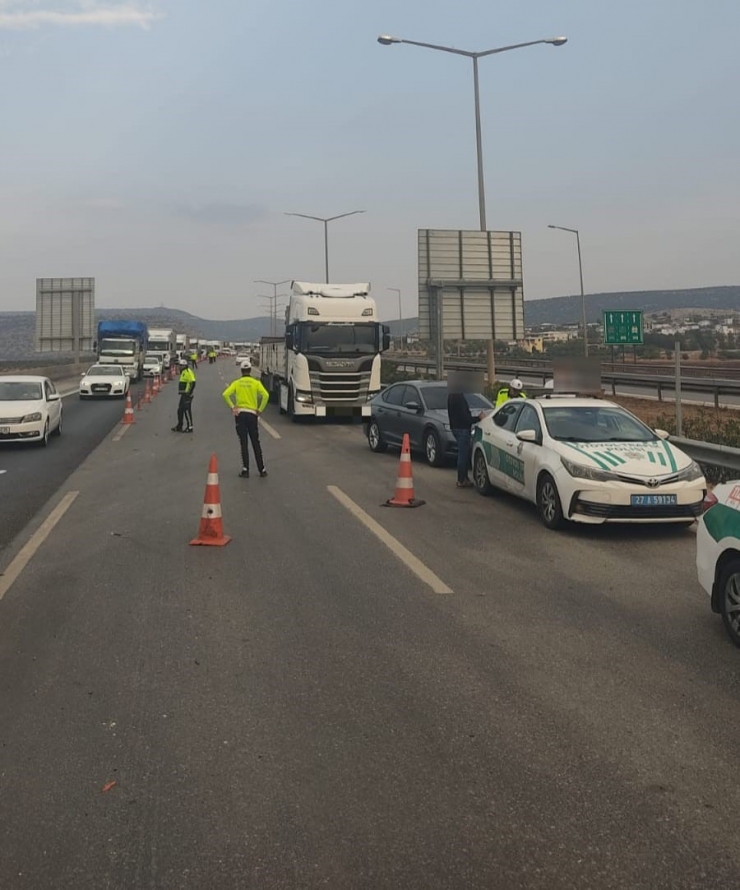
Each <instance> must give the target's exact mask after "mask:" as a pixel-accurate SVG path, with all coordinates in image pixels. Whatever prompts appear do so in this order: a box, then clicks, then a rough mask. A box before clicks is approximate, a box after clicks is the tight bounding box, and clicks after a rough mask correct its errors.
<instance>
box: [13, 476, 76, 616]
mask: <svg viewBox="0 0 740 890" xmlns="http://www.w3.org/2000/svg"><path fill="white" fill-rule="evenodd" d="M78 494H79V491H68V492H67V493H66V494H65V495H64V497H63V498H62V499H61V501H60V502H59V503H58V504H57V505H56V507H54V509H53V510H52V511H51V513H49V515H48V516H47V517H46V519H45V520H44V522H43V525H41V527H40V528H38V529H36V531H35V532H34V533H33V535H32V536H31V538H30V540H29V541H28V542H27V543H26V544H25V545H24V546H23V548H22V549H21V550H20V552H19V553H18V554H17V555H16V557H15V559H13V560H12V561H11V563H10V565H9V566H8V567H7V569H5V571H4V572H3V573H2V574H1V575H0V600H2V598H3V597H4V596H5V594H6V593H7V592H8V591H9V590H10V588H11V587H12V586H13V584H14V583H15V582H16V580H17V579H18V576H19V575H20V574H21V572H22V571H23V569H25V567H26V566H27V565H28V563H29V562H30V561H31V559H32V558H33V556H34V554H35V553H36V551H37V550H38V549H39V547H40V546H41V545H42V544H43V543H44V541H45V540H46V539H47V538H48V537H49V535H50V534H51V532H52V531H53V530H54V527H55V526H56V525H57V523H58V522H59V521H60V519H61V518H62V517H63V516H64V514H65V513H66V512H67V510H69V508H70V507H71V506H72V504H73V503H74V501H75V499H76V498H77V495H78Z"/></svg>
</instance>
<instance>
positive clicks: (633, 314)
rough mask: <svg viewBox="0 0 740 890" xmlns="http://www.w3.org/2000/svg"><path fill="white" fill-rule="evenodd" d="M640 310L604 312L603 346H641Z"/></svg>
mask: <svg viewBox="0 0 740 890" xmlns="http://www.w3.org/2000/svg"><path fill="white" fill-rule="evenodd" d="M642 343H643V339H642V310H637V311H632V310H629V311H623V310H620V311H618V312H611V311H606V312H604V345H605V346H642Z"/></svg>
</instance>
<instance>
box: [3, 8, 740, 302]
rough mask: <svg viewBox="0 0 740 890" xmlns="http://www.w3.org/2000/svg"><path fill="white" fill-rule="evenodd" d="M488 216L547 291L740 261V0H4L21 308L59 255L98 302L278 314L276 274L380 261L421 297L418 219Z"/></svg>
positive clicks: (683, 281)
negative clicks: (91, 287) (470, 53)
mask: <svg viewBox="0 0 740 890" xmlns="http://www.w3.org/2000/svg"><path fill="white" fill-rule="evenodd" d="M380 33H391V34H395V35H397V36H401V37H405V38H407V39H412V40H421V41H425V42H430V43H442V44H448V45H455V46H458V47H461V48H465V49H473V50H482V49H486V48H492V47H495V46H501V45H505V44H511V43H520V42H524V41H528V40H536V39H539V38H545V37H552V36H556V35H560V34H563V35H566V36H567V37H568V38H569V43H568V44H567V45H566V46H564V47H562V48H559V49H556V48H553V47H550V46H535V47H530V48H527V49H522V50H517V51H515V52H510V53H505V54H503V55H500V56H495V57H493V58H488V59H484V60H482V61H481V92H482V109H483V139H484V153H485V173H486V180H487V182H486V185H487V194H488V224H489V228H495V229H516V230H520V231H522V233H523V245H524V280H525V295H526V297H527V298H529V299H531V298H535V297H547V296H556V295H561V294H567V293H573V292H575V291H576V290H577V286H578V285H577V281H578V278H577V275H578V271H577V261H576V254H575V243H574V242H573V240H572V239H571V237H570V236H569V235H567V234H565V233H561V232H553V231H549V230H548V229H547V224H548V223H555V224H559V225H565V226H572V227H579V228H580V229H581V231H582V240H583V250H584V267H585V276H586V287H587V289H588V290H589V291H592V292H595V291H606V290H618V289H627V290H639V289H643V288H664V287H671V288H674V287H675V288H680V287H695V286H702V285H713V284H738V283H740V270H739V269H738V264H739V263H740V259H738V257H739V256H740V253H739V252H738V249H737V244H736V242H737V238H738V233H739V225H738V223H739V222H740V171H739V166H738V162H739V160H740V117H739V116H738V112H737V107H738V98H737V90H738V85H739V84H740V53H738V49H737V38H738V33H740V3H739V2H738V0H703V2H701V3H699V2H697V0H691V2H689V0H619V2H604V0H559V2H554V0H518V2H515V3H499V2H492V0H457V2H455V3H452V2H450V0H142V2H141V3H137V2H135V0H131V2H116V0H108V2H98V0H0V84H2V85H1V86H0V120H1V121H2V135H1V136H0V171H1V172H0V309H32V308H33V307H34V290H35V278H36V277H37V276H50V277H58V276H75V275H80V276H82V275H94V276H96V278H97V288H98V297H97V302H98V305H99V306H109V307H110V306H140V305H157V304H159V303H164V304H165V305H167V306H174V307H178V308H182V309H186V310H188V311H191V312H195V313H197V314H201V315H203V316H206V317H212V318H230V317H231V318H233V317H244V316H246V315H255V314H261V313H260V311H259V301H258V299H257V297H256V295H257V294H258V293H260V286H259V285H254V284H253V283H252V279H254V278H267V279H275V280H277V279H283V278H298V279H305V280H313V281H319V280H322V279H323V240H322V237H323V234H322V227H321V225H320V224H319V223H314V222H309V221H307V220H300V219H295V218H290V217H287V216H285V215H284V213H285V211H297V212H301V213H309V214H314V215H318V216H330V215H333V214H338V213H343V212H345V211H350V210H355V209H361V210H366V211H367V213H366V214H365V215H363V216H356V217H353V218H350V219H347V220H343V221H340V222H337V223H334V224H333V225H332V227H331V236H330V253H331V257H330V260H331V278H332V280H334V281H367V280H369V281H371V282H372V285H373V290H374V293H375V296H376V297H377V299H378V301H379V303H380V306H381V309H382V314H383V315H384V317H386V318H388V317H394V316H395V314H396V312H397V308H396V307H397V300H396V296H395V294H392V293H390V292H388V291H387V290H386V288H387V287H401V288H402V289H403V293H404V310H405V313H404V314H406V315H412V314H415V313H416V302H417V300H416V274H417V273H416V230H417V229H418V228H425V227H433V228H472V229H474V228H476V227H477V225H478V207H477V191H476V167H475V133H474V121H473V95H472V73H471V63H470V62H469V61H468V60H466V59H463V58H458V57H455V56H450V55H448V54H445V53H439V52H432V51H430V50H425V49H421V48H417V47H412V46H403V45H401V46H391V47H383V46H380V45H379V44H378V43H377V42H376V37H377V35H378V34H380Z"/></svg>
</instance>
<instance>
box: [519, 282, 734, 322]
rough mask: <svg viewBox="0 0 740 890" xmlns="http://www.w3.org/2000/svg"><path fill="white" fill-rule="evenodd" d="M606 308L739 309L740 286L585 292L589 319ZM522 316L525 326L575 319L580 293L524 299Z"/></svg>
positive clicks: (657, 310)
mask: <svg viewBox="0 0 740 890" xmlns="http://www.w3.org/2000/svg"><path fill="white" fill-rule="evenodd" d="M608 309H642V310H643V311H644V313H645V315H650V314H651V313H653V312H655V313H660V312H667V311H671V310H676V309H699V310H701V309H704V310H707V309H730V310H735V311H740V286H736V285H733V286H729V287H698V288H692V289H689V290H648V291H628V292H626V293H621V292H617V293H611V294H587V295H586V314H587V317H588V320H589V321H590V322H596V321H601V317H602V313H603V312H604V310H608ZM524 319H525V321H526V324H527V326H530V325H531V326H534V325H539V324H571V323H574V322H578V321H580V320H581V296H580V294H579V295H578V296H572V297H551V298H550V299H548V300H527V301H526V302H525V303H524Z"/></svg>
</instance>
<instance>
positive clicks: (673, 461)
mask: <svg viewBox="0 0 740 890" xmlns="http://www.w3.org/2000/svg"><path fill="white" fill-rule="evenodd" d="M663 448H664V449H665V453H666V454H667V455H668V460H669V461H670V462H671V470H673V472H674V473H675V472H676V470H677V469H678V466H677V464H676V458H675V457H674V456H673V449H672V448H671V446H670V445H669V444H668V443H667V442H663Z"/></svg>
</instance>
